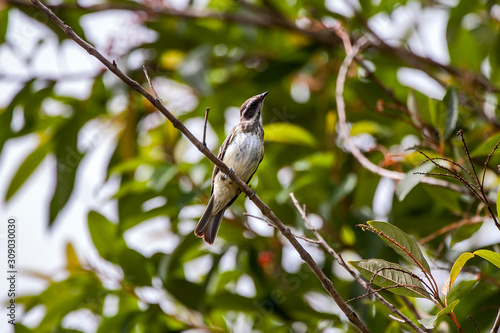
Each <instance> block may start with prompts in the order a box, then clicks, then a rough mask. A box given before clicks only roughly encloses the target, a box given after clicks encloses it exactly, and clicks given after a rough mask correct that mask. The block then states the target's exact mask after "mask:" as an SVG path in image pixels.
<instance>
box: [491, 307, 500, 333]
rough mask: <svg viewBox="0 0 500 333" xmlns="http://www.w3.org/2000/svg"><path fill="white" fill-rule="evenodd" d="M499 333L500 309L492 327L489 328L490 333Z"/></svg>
mask: <svg viewBox="0 0 500 333" xmlns="http://www.w3.org/2000/svg"><path fill="white" fill-rule="evenodd" d="M498 332H500V308H499V309H498V313H497V317H496V319H495V322H494V323H493V327H492V328H491V331H490V333H498Z"/></svg>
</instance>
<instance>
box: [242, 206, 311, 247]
mask: <svg viewBox="0 0 500 333" xmlns="http://www.w3.org/2000/svg"><path fill="white" fill-rule="evenodd" d="M243 215H245V216H248V217H253V218H254V219H257V220H261V221H264V222H266V223H267V225H268V226H270V227H273V228H275V229H276V226H275V225H273V223H272V222H271V221H269V220H268V219H266V218H263V217H261V216H257V215H252V214H248V213H243ZM292 234H293V236H294V237H295V238H300V239H302V240H305V241H306V242H308V243H311V244H316V245H318V244H320V241H318V240H314V239H311V238H307V237H305V236H301V235H297V234H295V233H292Z"/></svg>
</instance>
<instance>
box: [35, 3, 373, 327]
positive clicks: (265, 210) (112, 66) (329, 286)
mask: <svg viewBox="0 0 500 333" xmlns="http://www.w3.org/2000/svg"><path fill="white" fill-rule="evenodd" d="M31 2H32V3H33V5H34V6H35V7H37V8H38V9H40V10H41V11H42V12H44V13H45V15H47V17H49V19H51V20H52V21H53V22H54V23H55V24H57V25H58V26H59V27H60V28H61V29H62V30H63V31H64V32H65V33H66V35H68V37H70V38H71V39H73V40H74V41H75V42H76V43H77V44H78V45H80V46H81V47H82V48H83V49H85V51H87V52H88V53H89V54H90V55H92V56H94V57H95V58H97V59H98V60H99V61H100V62H101V63H102V64H104V65H105V66H106V67H107V68H108V69H109V70H110V71H111V72H113V73H114V74H115V75H116V76H118V77H119V78H120V79H121V80H122V81H123V82H124V83H126V84H127V85H128V86H130V87H131V88H132V89H133V90H135V91H137V92H139V93H140V94H141V95H143V96H144V97H145V98H146V99H147V100H148V101H149V102H150V103H151V104H152V105H154V106H155V107H156V108H157V109H158V110H159V111H160V112H161V113H162V114H163V115H165V117H167V119H168V120H169V121H170V122H171V123H172V125H173V126H174V127H175V128H177V129H178V130H179V131H181V132H182V133H183V134H184V135H185V136H186V138H187V139H188V140H189V141H191V143H192V144H193V145H194V146H195V147H196V148H197V149H198V150H199V151H200V152H201V153H202V154H204V155H205V156H206V157H208V159H209V160H210V161H212V163H214V164H215V165H216V166H217V167H219V169H220V170H221V171H222V172H224V173H225V174H226V175H228V176H229V178H231V180H232V181H233V182H234V183H235V184H236V185H237V186H238V187H239V188H240V189H241V191H242V192H243V193H244V194H246V195H247V196H248V198H250V200H252V201H253V202H254V204H255V205H256V206H257V207H258V208H259V209H260V211H261V212H262V214H263V215H264V216H266V217H267V218H269V220H270V221H271V222H272V223H273V225H274V226H275V227H276V228H277V229H278V230H279V231H280V232H281V233H282V234H283V236H284V237H285V238H286V239H287V240H288V241H289V242H290V244H292V246H293V247H294V248H295V250H296V251H297V252H298V253H299V255H300V258H301V259H302V260H303V261H305V262H306V264H307V265H308V266H309V267H310V268H311V270H312V271H313V272H314V274H315V275H316V277H317V278H318V279H319V280H320V282H321V284H322V285H323V288H325V290H326V291H327V292H328V293H329V294H330V296H331V297H332V298H333V300H334V301H335V303H337V305H338V306H339V308H340V309H341V310H342V312H343V313H344V314H345V315H346V316H347V318H348V319H349V320H350V321H351V323H353V324H354V326H356V328H357V329H358V330H359V331H360V332H365V333H366V332H370V330H369V329H368V328H367V327H366V326H365V324H364V323H363V322H362V321H361V320H360V319H359V317H358V316H357V314H356V313H355V312H354V311H353V310H352V309H351V308H350V307H349V306H348V305H347V304H346V302H345V301H344V300H343V299H342V297H341V296H340V294H339V293H338V292H337V290H336V289H335V286H334V285H333V283H332V281H331V280H330V279H328V277H327V276H326V275H325V273H323V271H322V270H321V268H320V267H319V266H318V264H317V263H316V262H315V261H314V259H313V258H312V257H311V255H310V254H309V253H308V252H307V251H306V250H305V249H304V248H303V247H302V245H301V244H300V243H299V241H298V240H297V239H296V238H295V237H294V236H293V234H292V232H291V230H290V228H288V227H287V226H285V225H284V224H283V222H281V220H280V219H278V217H277V216H276V215H275V214H274V212H273V211H272V210H271V209H270V208H269V207H268V206H267V205H266V204H265V203H263V202H262V201H261V200H260V199H259V197H258V196H257V195H255V192H254V191H253V190H251V189H250V187H249V186H247V184H245V182H243V181H242V180H241V179H240V178H238V177H237V176H236V175H235V174H234V172H231V171H230V169H229V168H228V167H227V165H225V164H224V163H223V162H222V161H221V160H220V159H218V158H217V157H216V156H215V155H214V154H212V152H211V151H210V150H209V149H208V148H207V147H206V146H204V145H203V143H202V142H200V141H199V140H198V139H197V138H196V137H195V136H194V135H193V134H192V133H191V132H190V131H189V130H188V129H187V128H186V127H185V126H184V124H183V123H182V122H181V121H180V120H179V119H177V118H176V117H175V116H174V115H173V114H172V113H170V111H168V109H167V108H166V107H165V106H164V105H163V104H162V103H161V101H160V100H158V99H156V98H154V97H153V96H152V95H151V94H149V93H148V92H147V91H146V90H145V89H144V88H143V87H142V86H141V85H140V84H139V83H137V82H136V81H134V80H132V79H131V78H130V77H128V76H127V75H125V74H124V73H123V72H122V71H121V70H120V69H118V67H117V66H116V63H114V62H110V61H109V60H108V59H106V58H105V57H104V56H103V55H102V54H100V53H99V52H98V51H97V50H96V49H95V48H94V47H93V46H92V45H90V44H89V43H87V42H86V41H84V40H83V39H82V38H80V37H79V36H78V35H77V34H76V33H75V32H74V31H73V29H72V28H71V27H70V26H68V25H67V24H66V23H64V22H63V21H62V20H61V19H60V18H59V17H58V16H56V15H55V14H54V13H53V12H52V11H51V10H50V9H49V8H47V7H46V6H45V5H44V4H42V3H41V2H40V1H39V0H31Z"/></svg>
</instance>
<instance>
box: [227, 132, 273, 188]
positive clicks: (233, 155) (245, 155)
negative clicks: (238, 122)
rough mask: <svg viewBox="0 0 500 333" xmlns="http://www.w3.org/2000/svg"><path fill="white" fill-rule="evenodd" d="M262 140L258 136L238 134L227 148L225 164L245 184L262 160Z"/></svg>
mask: <svg viewBox="0 0 500 333" xmlns="http://www.w3.org/2000/svg"><path fill="white" fill-rule="evenodd" d="M262 144H263V142H262V140H261V138H260V137H259V136H258V135H257V134H250V133H237V134H235V137H234V138H233V141H232V142H231V144H229V146H228V147H227V150H226V153H225V154H224V158H223V161H224V163H225V164H226V165H227V166H228V167H230V168H231V169H233V170H234V172H235V173H236V175H237V176H238V177H239V178H240V179H241V180H243V181H244V182H246V181H248V178H250V176H251V175H252V174H253V173H254V172H255V170H257V167H258V166H259V162H260V160H261V159H262V152H263V149H262Z"/></svg>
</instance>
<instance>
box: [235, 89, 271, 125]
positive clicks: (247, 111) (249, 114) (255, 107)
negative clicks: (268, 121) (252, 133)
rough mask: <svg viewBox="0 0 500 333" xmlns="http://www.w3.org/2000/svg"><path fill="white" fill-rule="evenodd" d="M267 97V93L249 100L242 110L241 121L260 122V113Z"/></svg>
mask: <svg viewBox="0 0 500 333" xmlns="http://www.w3.org/2000/svg"><path fill="white" fill-rule="evenodd" d="M266 95H267V91H266V92H264V93H262V94H260V95H255V96H253V97H250V98H249V99H247V100H246V101H245V103H243V105H242V106H241V108H240V121H252V120H260V112H261V110H262V105H263V104H264V98H266Z"/></svg>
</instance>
